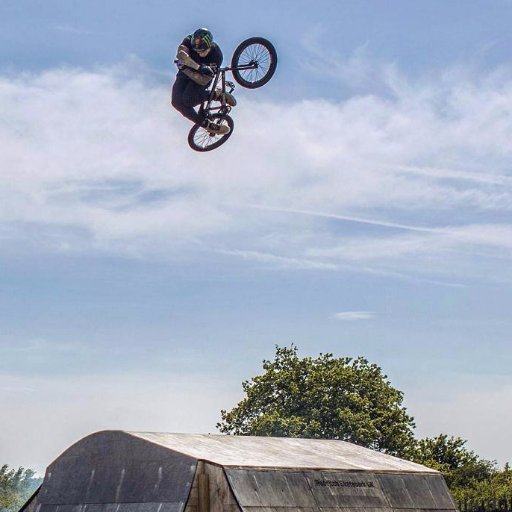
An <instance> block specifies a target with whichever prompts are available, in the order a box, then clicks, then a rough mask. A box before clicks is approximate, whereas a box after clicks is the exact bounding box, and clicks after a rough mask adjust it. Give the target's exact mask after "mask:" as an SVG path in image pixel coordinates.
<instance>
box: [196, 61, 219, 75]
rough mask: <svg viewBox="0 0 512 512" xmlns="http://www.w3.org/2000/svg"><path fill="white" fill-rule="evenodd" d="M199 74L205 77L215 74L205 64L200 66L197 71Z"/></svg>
mask: <svg viewBox="0 0 512 512" xmlns="http://www.w3.org/2000/svg"><path fill="white" fill-rule="evenodd" d="M198 71H199V73H201V74H202V75H206V76H214V75H215V72H214V71H213V69H212V68H211V67H210V66H207V65H206V64H201V65H200V66H199V69H198Z"/></svg>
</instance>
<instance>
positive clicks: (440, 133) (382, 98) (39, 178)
mask: <svg viewBox="0 0 512 512" xmlns="http://www.w3.org/2000/svg"><path fill="white" fill-rule="evenodd" d="M350 66H351V69H353V68H354V66H355V64H354V63H351V64H350ZM356 67H357V66H356ZM135 68H136V70H135V71H133V68H132V67H130V64H127V65H126V66H121V65H120V66H117V67H116V68H114V69H101V70H96V71H87V70H82V69H58V70H49V71H46V72H44V73H41V74H19V75H5V76H3V77H0V102H1V104H2V105H4V106H5V107H4V108H3V111H2V115H1V117H0V155H1V156H0V168H1V172H0V226H1V227H2V236H3V237H10V238H16V237H22V236H23V233H24V231H26V230H27V229H37V231H38V232H39V233H40V234H41V243H45V244H47V245H49V246H51V247H52V248H53V249H55V250H78V249H79V250H84V248H85V249H89V250H90V249H94V250H107V251H108V250H116V251H117V250H124V251H127V252H128V251H132V252H133V251H134V252H135V253H136V254H137V255H138V256H140V255H144V254H148V253H158V252H160V253H162V254H169V253H175V254H176V253H179V252H180V250H182V249H183V248H184V247H187V248H189V249H190V250H201V251H206V252H209V253H213V254H223V255H230V257H237V258H243V259H244V260H251V261H254V262H255V263H257V264H265V265H271V266H272V265H278V266H283V265H284V266H289V267H290V268H295V269H296V268H310V269H317V270H318V269H323V270H334V271H336V270H353V269H354V268H353V267H354V266H355V267H356V269H359V270H360V271H378V272H389V273H392V272H396V271H398V270H400V271H402V272H411V273H417V272H420V273H421V272H424V271H425V268H427V267H428V269H429V270H430V271H433V272H434V273H440V274H453V273H455V274H457V273H460V272H461V271H462V269H463V273H469V274H471V273H472V272H473V270H474V269H473V267H474V266H475V265H474V261H473V260H474V258H478V259H481V258H482V257H483V258H490V259H496V258H498V259H503V260H509V259H510V256H511V253H512V224H510V221H509V219H510V211H511V209H512V177H511V175H510V161H511V157H512V146H511V145H510V140H512V71H511V70H510V69H505V68H503V69H498V70H496V71H495V72H493V73H490V74H487V75H485V76H481V75H477V76H473V75H471V73H469V72H468V71H467V70H466V71H465V70H448V71H446V72H445V73H442V74H441V75H439V76H436V77H434V78H432V77H431V78H429V79H424V80H422V81H420V80H418V81H416V82H414V83H413V82H410V81H408V80H407V78H406V77H404V76H403V75H401V74H400V73H399V72H398V71H397V70H396V69H394V68H390V67H385V66H384V67H382V69H381V75H380V79H381V80H382V82H383V83H384V84H385V85H386V87H387V93H386V94H382V95H376V94H367V95H363V96H354V97H352V98H350V99H347V100H344V101H326V100H323V99H318V100H304V101H300V102H296V103H292V102H288V103H271V102H268V101H266V102H262V101H260V100H258V93H257V92H253V91H249V92H247V91H243V90H241V89H238V91H239V97H240V102H239V105H240V106H239V107H237V109H236V110H235V112H234V117H235V122H236V128H235V133H234V134H233V137H232V138H231V139H230V141H229V142H228V143H227V144H226V145H225V146H224V147H222V148H221V149H219V150H218V151H215V152H212V153H210V154H197V153H194V152H192V151H191V150H190V149H189V148H188V146H187V145H186V134H187V131H188V129H189V124H188V122H187V121H186V120H184V119H182V118H181V117H180V116H179V115H178V114H177V113H175V112H174V111H172V110H171V108H170V106H169V98H168V96H169V90H168V88H166V87H163V86H161V85H158V84H154V83H151V82H148V81H147V80H146V78H145V76H144V74H143V73H141V72H140V67H137V66H135ZM358 69H359V68H358ZM339 73H340V74H341V75H343V73H344V72H342V71H339ZM351 73H352V72H351ZM358 73H359V72H358ZM461 259H462V260H463V264H462V265H459V264H458V263H457V262H459V261H460V260H461ZM501 277H505V278H508V277H512V276H509V275H508V274H507V273H506V272H505V274H503V275H502V276H501Z"/></svg>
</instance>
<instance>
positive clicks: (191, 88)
mask: <svg viewBox="0 0 512 512" xmlns="http://www.w3.org/2000/svg"><path fill="white" fill-rule="evenodd" d="M209 94H210V93H209V91H207V90H206V86H204V85H200V84H197V83H196V82H194V81H193V80H191V79H190V78H188V76H185V75H181V74H178V75H177V76H176V81H175V82H174V85H173V86H172V96H171V105H172V106H173V107H174V108H175V109H176V110H177V111H178V112H181V114H183V115H184V116H185V117H186V118H187V119H190V120H191V121H192V122H193V123H196V124H201V123H202V122H203V121H204V118H203V116H201V115H199V114H198V113H197V112H196V111H195V109H194V107H197V105H200V104H201V103H202V102H203V101H205V100H207V99H208V96H209Z"/></svg>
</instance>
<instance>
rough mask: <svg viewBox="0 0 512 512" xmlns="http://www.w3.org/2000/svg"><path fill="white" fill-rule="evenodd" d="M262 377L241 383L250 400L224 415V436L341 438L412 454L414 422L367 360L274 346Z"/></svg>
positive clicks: (400, 396)
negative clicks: (301, 354)
mask: <svg viewBox="0 0 512 512" xmlns="http://www.w3.org/2000/svg"><path fill="white" fill-rule="evenodd" d="M263 370H264V372H263V374H262V375H259V376H257V377H253V378H252V379H250V380H248V381H245V382H243V383H242V386H243V390H244V392H245V394H246V397H245V398H244V399H243V400H242V401H241V402H240V403H239V404H238V405H236V406H235V407H234V408H233V409H232V410H231V411H229V412H227V411H225V410H223V411H221V417H222V421H221V422H220V423H218V424H217V428H219V430H220V431H221V432H223V433H226V434H235V435H257V436H287V437H306V438H326V439H341V440H344V441H351V442H353V443H357V444H359V445H362V446H367V447H369V448H373V449H376V450H380V451H383V452H386V453H390V454H395V455H402V456H404V455H406V454H408V453H410V450H411V447H412V446H413V444H414V443H413V428H414V422H413V418H412V417H411V416H409V415H408V414H407V412H406V409H405V407H403V405H402V401H403V394H402V392H401V391H399V390H397V389H396V388H394V387H393V386H392V385H391V384H390V382H389V380H388V378H387V376H386V375H384V374H383V373H382V370H381V368H380V367H379V366H377V365H376V364H371V363H369V362H368V361H367V360H366V359H364V358H363V357H359V358H357V359H352V358H349V357H341V358H335V357H333V355H332V354H320V355H319V357H317V358H311V357H304V358H300V357H299V356H298V354H297V347H295V346H294V345H292V346H291V347H289V348H287V347H284V348H282V347H278V346H277V347H276V354H275V358H274V360H273V361H263Z"/></svg>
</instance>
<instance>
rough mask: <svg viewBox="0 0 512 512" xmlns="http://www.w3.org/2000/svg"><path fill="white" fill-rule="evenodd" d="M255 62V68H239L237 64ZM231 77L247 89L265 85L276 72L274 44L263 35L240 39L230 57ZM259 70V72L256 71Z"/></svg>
mask: <svg viewBox="0 0 512 512" xmlns="http://www.w3.org/2000/svg"><path fill="white" fill-rule="evenodd" d="M251 62H256V63H257V64H258V68H257V69H251V70H240V69H237V68H238V67H239V66H243V65H245V64H249V63H251ZM231 67H232V68H233V77H234V78H235V80H236V81H237V82H238V83H239V84H240V85H241V86H242V87H246V88H247V89H256V88H258V87H261V86H263V85H265V84H266V83H267V82H268V81H269V80H270V79H271V78H272V77H273V76H274V73H275V72H276V68H277V52H276V49H275V48H274V45H273V44H272V43H271V42H270V41H268V40H267V39H265V38H263V37H250V38H249V39H246V40H245V41H242V42H241V43H240V44H239V45H238V46H237V48H236V50H235V53H233V58H232V59H231ZM260 70H261V73H258V71H260Z"/></svg>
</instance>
